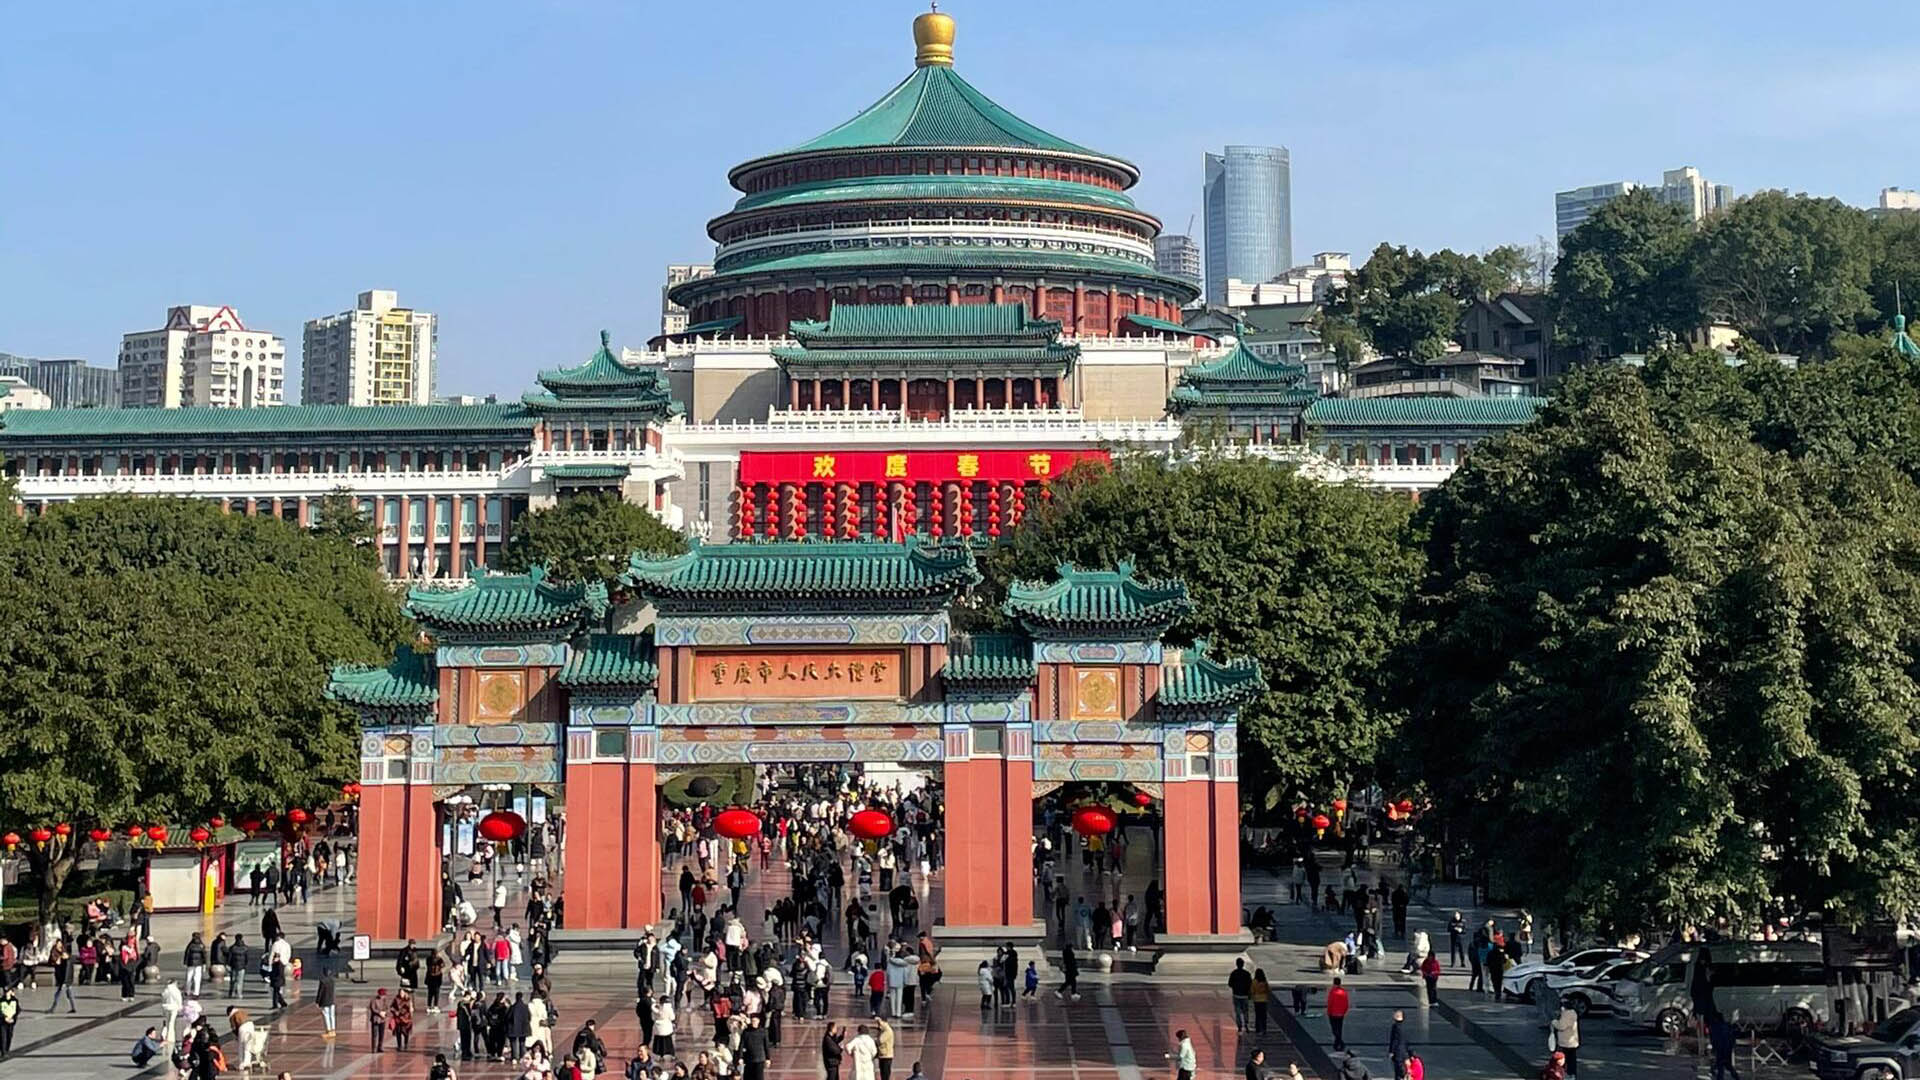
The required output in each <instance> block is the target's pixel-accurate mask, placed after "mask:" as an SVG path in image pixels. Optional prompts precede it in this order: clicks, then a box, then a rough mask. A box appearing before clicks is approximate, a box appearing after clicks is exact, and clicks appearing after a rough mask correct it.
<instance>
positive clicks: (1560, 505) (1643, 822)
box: [1395, 354, 1920, 927]
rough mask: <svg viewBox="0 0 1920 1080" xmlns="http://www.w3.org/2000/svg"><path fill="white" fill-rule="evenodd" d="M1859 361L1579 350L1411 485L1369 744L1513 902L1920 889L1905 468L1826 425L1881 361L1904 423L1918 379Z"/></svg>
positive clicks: (1871, 441) (1705, 901)
mask: <svg viewBox="0 0 1920 1080" xmlns="http://www.w3.org/2000/svg"><path fill="white" fill-rule="evenodd" d="M1871 367H1872V368H1873V369H1874V370H1870V365H1868V364H1867V363H1864V362H1862V363H1859V364H1856V365H1833V366H1831V369H1830V370H1813V371H1799V372H1795V371H1786V370H1783V369H1780V368H1779V367H1778V366H1777V365H1754V366H1752V367H1750V368H1748V369H1743V370H1735V369H1730V368H1728V367H1727V366H1726V365H1725V364H1724V363H1722V362H1721V361H1720V359H1719V358H1718V357H1717V356H1716V355H1713V354H1703V355H1660V356H1656V357H1655V358H1654V359H1653V361H1652V362H1651V363H1650V365H1649V368H1648V369H1647V370H1646V371H1645V372H1637V371H1634V370H1632V369H1622V368H1606V369H1595V370H1589V371H1586V372H1583V373H1580V374H1578V375H1576V376H1575V377H1573V378H1571V379H1570V380H1569V381H1568V383H1567V385H1566V386H1565V387H1564V388H1563V391H1562V394H1561V396H1560V397H1559V398H1558V399H1556V402H1555V404H1554V405H1552V406H1550V407H1549V408H1548V409H1547V410H1545V411H1544V412H1543V414H1542V417H1541V419H1540V420H1538V421H1536V423H1534V424H1533V425H1531V426H1530V427H1528V428H1526V429H1522V430H1521V431H1518V432H1515V433H1513V434H1512V435H1510V436H1508V437H1507V438H1505V439H1501V440H1497V441H1494V442H1492V443H1489V444H1485V445H1483V446H1482V447H1480V448H1477V449H1476V451H1475V453H1474V455H1473V456H1472V457H1471V458H1470V459H1469V461H1468V462H1467V464H1466V465H1464V466H1463V467H1462V468H1461V469H1460V471H1459V472H1458V473H1456V474H1455V476H1454V477H1453V478H1452V480H1450V481H1449V482H1448V483H1447V484H1446V485H1444V486H1443V487H1442V488H1441V489H1440V490H1439V491H1437V492H1436V493H1435V494H1434V495H1433V496H1432V497H1430V498H1429V499H1428V500H1426V502H1425V503H1424V504H1423V506H1422V510H1421V514H1420V524H1421V525H1422V526H1423V527H1424V528H1425V530H1426V535H1427V548H1426V555H1427V576H1426V578H1425V580H1424V582H1423V584H1422V585H1421V587H1420V590H1419V597H1418V601H1417V604H1416V607H1415V608H1414V610H1415V611H1416V612H1417V616H1418V622H1419V628H1418V630H1417V633H1416V635H1415V641H1414V644H1413V646H1412V647H1411V648H1410V649H1409V650H1408V652H1407V654H1406V661H1405V663H1404V666H1403V667H1402V669H1401V689H1402V692H1403V693H1404V695H1405V697H1404V700H1405V702H1406V703H1407V708H1408V719H1407V723H1406V726H1405V732H1406V737H1405V742H1404V746H1403V748H1402V751H1403V752H1402V753H1401V754H1399V755H1397V756H1396V759H1395V760H1397V761H1403V762H1407V763H1410V764H1409V765H1408V766H1407V768H1408V771H1409V772H1417V774H1418V775H1419V776H1420V777H1421V778H1423V779H1425V781H1426V782H1427V783H1428V785H1429V786H1430V788H1431V790H1432V791H1433V793H1434V796H1435V798H1436V803H1437V807H1438V814H1439V816H1440V818H1441V820H1442V821H1443V822H1444V825H1445V828H1446V829H1447V830H1448V831H1449V833H1450V835H1452V836H1454V837H1456V838H1459V839H1462V840H1464V841H1466V842H1467V843H1469V844H1470V845H1472V847H1473V849H1474V850H1475V851H1476V852H1478V853H1479V854H1480V855H1481V857H1482V858H1484V859H1485V860H1486V862H1487V864H1488V868H1489V870H1490V871H1491V872H1492V873H1493V874H1494V875H1495V877H1496V878H1497V879H1498V880H1500V881H1501V882H1502V883H1503V884H1504V885H1505V886H1506V887H1507V889H1509V890H1510V891H1511V892H1512V894H1514V895H1515V897H1516V898H1517V899H1519V900H1521V901H1522V902H1525V903H1529V904H1531V905H1534V906H1536V907H1538V908H1541V909H1545V910H1548V911H1554V912H1558V913H1561V914H1564V915H1567V916H1569V917H1583V918H1585V919H1588V920H1591V921H1593V922H1596V923H1599V924H1602V925H1612V926H1619V927H1641V926H1646V925H1649V924H1665V925H1676V924H1678V923H1680V922H1682V921H1686V920H1692V919H1702V918H1707V917H1710V916H1726V917H1730V918H1732V919H1733V920H1735V922H1736V923H1745V924H1747V925H1752V923H1753V922H1754V921H1755V920H1757V919H1758V918H1760V917H1764V916H1769V915H1772V914H1777V913H1779V911H1778V910H1777V908H1778V905H1779V898H1785V901H1786V903H1785V906H1786V907H1787V909H1788V910H1792V911H1795V912H1800V911H1818V910H1823V909H1830V910H1834V911H1837V912H1840V913H1844V914H1848V915H1861V914H1874V913H1880V912H1883V911H1888V910H1896V911H1897V910H1911V907H1912V904H1913V903H1914V902H1915V900H1916V899H1920V860H1917V859H1916V851H1917V850H1920V849H1917V848H1916V844H1915V840H1916V837H1917V836H1920V815H1916V809H1915V808H1916V802H1915V799H1914V795H1915V794H1916V792H1915V790H1914V770H1913V766H1912V761H1913V759H1914V754H1915V751H1916V750H1917V749H1920V727H1917V726H1916V721H1915V717H1916V716H1917V715H1920V683H1916V681H1915V677H1914V672H1915V671H1916V670H1920V664H1916V661H1920V525H1917V523H1920V488H1916V486H1915V484H1914V481H1913V475H1912V469H1913V465H1912V462H1911V461H1909V462H1907V463H1904V464H1903V463H1901V462H1900V461H1899V460H1898V454H1896V453H1895V452H1894V450H1895V448H1897V447H1899V446H1900V442H1899V441H1896V440H1889V439H1886V438H1884V437H1883V436H1880V435H1876V434H1875V433H1873V432H1872V431H1870V430H1869V428H1870V426H1871V424H1870V423H1867V422H1860V421H1856V420H1854V419H1851V418H1850V414H1851V413H1853V412H1855V411H1856V410H1857V409H1858V407H1859V406H1860V404H1861V403H1862V402H1863V401H1865V400H1866V399H1868V398H1870V397H1872V396H1873V395H1875V394H1876V393H1881V392H1884V391H1886V390H1888V389H1889V387H1888V386H1887V384H1886V383H1885V378H1886V372H1887V370H1888V368H1889V367H1891V368H1893V370H1894V371H1895V372H1896V374H1897V376H1898V381H1899V382H1902V383H1904V384H1905V385H1906V388H1905V389H1904V390H1902V391H1900V392H1898V393H1896V394H1894V395H1893V396H1892V400H1891V403H1890V404H1888V405H1887V406H1885V408H1886V409H1889V410H1898V411H1899V413H1900V414H1901V415H1899V416H1897V417H1894V419H1898V420H1900V422H1901V423H1902V424H1903V426H1904V427H1906V428H1907V429H1912V428H1914V427H1915V425H1916V423H1917V422H1920V409H1916V408H1915V404H1914V403H1915V395H1914V392H1913V389H1912V387H1913V386H1916V385H1920V377H1917V375H1916V372H1914V371H1912V370H1911V369H1902V368H1901V367H1900V366H1899V365H1897V364H1892V363H1890V362H1882V363H1880V364H1877V365H1871ZM1879 418H1880V419H1882V420H1885V419H1888V418H1889V417H1888V414H1887V413H1886V412H1885V411H1882V412H1881V413H1880V417H1879ZM1903 438H1904V437H1903Z"/></svg>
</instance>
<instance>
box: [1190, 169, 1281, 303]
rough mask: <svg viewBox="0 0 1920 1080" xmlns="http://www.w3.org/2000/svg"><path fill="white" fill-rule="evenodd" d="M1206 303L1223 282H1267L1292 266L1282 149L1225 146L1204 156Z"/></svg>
mask: <svg viewBox="0 0 1920 1080" xmlns="http://www.w3.org/2000/svg"><path fill="white" fill-rule="evenodd" d="M1206 209H1207V235H1206V240H1207V250H1206V260H1207V283H1206V284H1207V300H1208V301H1209V302H1212V303H1224V302H1225V300H1226V295H1227V279H1228V278H1239V279H1240V280H1241V281H1245V282H1249V283H1251V282H1257V281H1270V280H1272V279H1273V278H1276V277H1278V276H1280V275H1281V274H1284V273H1286V272H1287V271H1288V270H1289V269H1291V268H1292V266H1293V180H1292V175H1291V164H1290V162H1289V159H1288V156H1287V148H1286V147H1284V146H1229V147H1227V148H1226V151H1225V152H1224V153H1220V154H1208V155H1207V186H1206Z"/></svg>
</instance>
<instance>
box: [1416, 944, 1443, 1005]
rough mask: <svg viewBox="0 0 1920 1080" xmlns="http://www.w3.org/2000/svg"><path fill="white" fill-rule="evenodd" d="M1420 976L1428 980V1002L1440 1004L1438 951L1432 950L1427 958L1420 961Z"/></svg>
mask: <svg viewBox="0 0 1920 1080" xmlns="http://www.w3.org/2000/svg"><path fill="white" fill-rule="evenodd" d="M1420 977H1421V978H1422V979H1424V980H1426V984H1427V1004H1429V1005H1438V1004H1440V957H1439V955H1438V954H1437V953H1431V952H1430V953H1428V954H1427V958H1426V959H1425V960H1422V961H1420Z"/></svg>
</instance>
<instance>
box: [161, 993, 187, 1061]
mask: <svg viewBox="0 0 1920 1080" xmlns="http://www.w3.org/2000/svg"><path fill="white" fill-rule="evenodd" d="M184 1004H186V999H185V996H184V995H183V994H181V993H180V986H179V984H178V983H176V982H174V981H173V980H172V979H168V980H167V985H165V986H163V987H161V988H160V1030H161V1031H162V1032H163V1033H164V1034H165V1037H166V1040H167V1045H168V1046H172V1045H173V1044H174V1040H176V1039H178V1038H179V1037H180V1008H181V1006H182V1005H184Z"/></svg>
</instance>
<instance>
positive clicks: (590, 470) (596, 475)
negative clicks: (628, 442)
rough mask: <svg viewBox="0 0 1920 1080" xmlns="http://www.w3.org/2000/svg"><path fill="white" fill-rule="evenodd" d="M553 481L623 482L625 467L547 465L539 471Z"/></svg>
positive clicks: (625, 473) (625, 475) (625, 476)
mask: <svg viewBox="0 0 1920 1080" xmlns="http://www.w3.org/2000/svg"><path fill="white" fill-rule="evenodd" d="M540 471H541V472H542V473H544V474H546V475H547V476H548V477H550V478H552V479H555V480H625V479H626V478H627V467H626V466H625V465H548V466H545V467H544V468H542V469H541V470H540Z"/></svg>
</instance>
